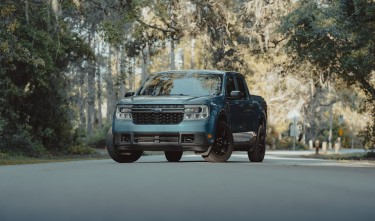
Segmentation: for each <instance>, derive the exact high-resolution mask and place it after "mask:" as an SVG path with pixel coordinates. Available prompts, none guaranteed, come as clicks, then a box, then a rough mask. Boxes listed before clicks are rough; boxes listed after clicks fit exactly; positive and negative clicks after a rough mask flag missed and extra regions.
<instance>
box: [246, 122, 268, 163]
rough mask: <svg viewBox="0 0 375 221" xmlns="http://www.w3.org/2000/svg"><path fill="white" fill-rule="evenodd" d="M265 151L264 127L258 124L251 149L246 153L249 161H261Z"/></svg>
mask: <svg viewBox="0 0 375 221" xmlns="http://www.w3.org/2000/svg"><path fill="white" fill-rule="evenodd" d="M265 153H266V127H265V125H264V124H260V125H259V128H258V134H257V139H256V142H255V146H254V148H253V150H252V151H248V152H247V155H248V156H249V160H250V161H251V162H262V161H263V159H264V155H265Z"/></svg>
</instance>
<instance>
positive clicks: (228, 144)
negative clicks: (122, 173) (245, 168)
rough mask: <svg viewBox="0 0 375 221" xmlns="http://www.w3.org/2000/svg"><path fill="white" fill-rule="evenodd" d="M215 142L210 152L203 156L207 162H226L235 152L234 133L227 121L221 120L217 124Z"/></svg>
mask: <svg viewBox="0 0 375 221" xmlns="http://www.w3.org/2000/svg"><path fill="white" fill-rule="evenodd" d="M215 134H216V136H215V142H214V144H213V146H212V148H211V151H210V153H209V154H208V155H207V156H203V158H204V159H205V160H206V161H207V162H226V161H227V160H228V159H229V158H230V156H231V155H232V152H233V135H232V132H231V130H230V127H229V125H228V124H227V123H225V122H223V121H219V122H218V123H217V126H216V133H215Z"/></svg>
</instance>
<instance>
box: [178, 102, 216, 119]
mask: <svg viewBox="0 0 375 221" xmlns="http://www.w3.org/2000/svg"><path fill="white" fill-rule="evenodd" d="M209 116H210V111H209V108H208V106H206V105H185V111H184V120H205V119H207V118H208V117H209Z"/></svg>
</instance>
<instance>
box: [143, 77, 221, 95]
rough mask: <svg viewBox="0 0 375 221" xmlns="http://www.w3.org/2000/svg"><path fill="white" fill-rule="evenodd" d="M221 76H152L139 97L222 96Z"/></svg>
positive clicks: (145, 83)
mask: <svg viewBox="0 0 375 221" xmlns="http://www.w3.org/2000/svg"><path fill="white" fill-rule="evenodd" d="M222 78H223V76H222V75H221V74H200V73H159V74H155V75H152V76H150V77H149V78H148V79H147V80H146V81H145V82H144V84H143V86H142V87H141V89H140V91H139V93H138V94H139V95H149V96H168V95H180V96H184V95H186V96H210V95H219V94H221V85H222Z"/></svg>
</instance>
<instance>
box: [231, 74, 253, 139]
mask: <svg viewBox="0 0 375 221" xmlns="http://www.w3.org/2000/svg"><path fill="white" fill-rule="evenodd" d="M236 80H237V90H238V91H240V92H241V93H242V99H241V100H240V101H239V102H240V105H241V107H242V116H243V118H242V121H241V122H242V124H243V131H241V132H251V131H252V132H256V131H257V130H256V127H257V126H256V124H257V121H258V118H257V110H256V109H255V108H256V107H255V106H254V103H253V102H252V100H251V97H250V93H249V90H248V88H247V85H246V82H245V79H244V78H243V77H236Z"/></svg>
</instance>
